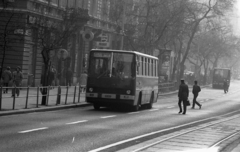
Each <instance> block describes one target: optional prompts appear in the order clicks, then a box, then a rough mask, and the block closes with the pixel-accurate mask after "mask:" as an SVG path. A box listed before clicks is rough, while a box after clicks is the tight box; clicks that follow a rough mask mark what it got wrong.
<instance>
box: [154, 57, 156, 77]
mask: <svg viewBox="0 0 240 152" xmlns="http://www.w3.org/2000/svg"><path fill="white" fill-rule="evenodd" d="M155 66H156V60H153V76H154V77H155V76H156V68H155Z"/></svg>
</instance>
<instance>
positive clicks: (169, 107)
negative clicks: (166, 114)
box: [167, 106, 175, 109]
mask: <svg viewBox="0 0 240 152" xmlns="http://www.w3.org/2000/svg"><path fill="white" fill-rule="evenodd" d="M174 107H175V106H171V107H167V108H168V109H170V108H174Z"/></svg>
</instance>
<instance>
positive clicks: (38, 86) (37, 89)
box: [37, 86, 39, 108]
mask: <svg viewBox="0 0 240 152" xmlns="http://www.w3.org/2000/svg"><path fill="white" fill-rule="evenodd" d="M38 97H39V86H38V87H37V108H38V103H39V99H38Z"/></svg>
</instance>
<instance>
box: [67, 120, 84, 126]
mask: <svg viewBox="0 0 240 152" xmlns="http://www.w3.org/2000/svg"><path fill="white" fill-rule="evenodd" d="M82 122H87V120H81V121H75V122H69V123H66V125H73V124H78V123H82Z"/></svg>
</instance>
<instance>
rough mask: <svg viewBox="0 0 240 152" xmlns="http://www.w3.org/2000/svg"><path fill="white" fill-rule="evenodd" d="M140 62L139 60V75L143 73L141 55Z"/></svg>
mask: <svg viewBox="0 0 240 152" xmlns="http://www.w3.org/2000/svg"><path fill="white" fill-rule="evenodd" d="M138 62H139V67H138V69H139V70H138V71H139V75H142V58H141V56H139V60H138Z"/></svg>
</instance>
